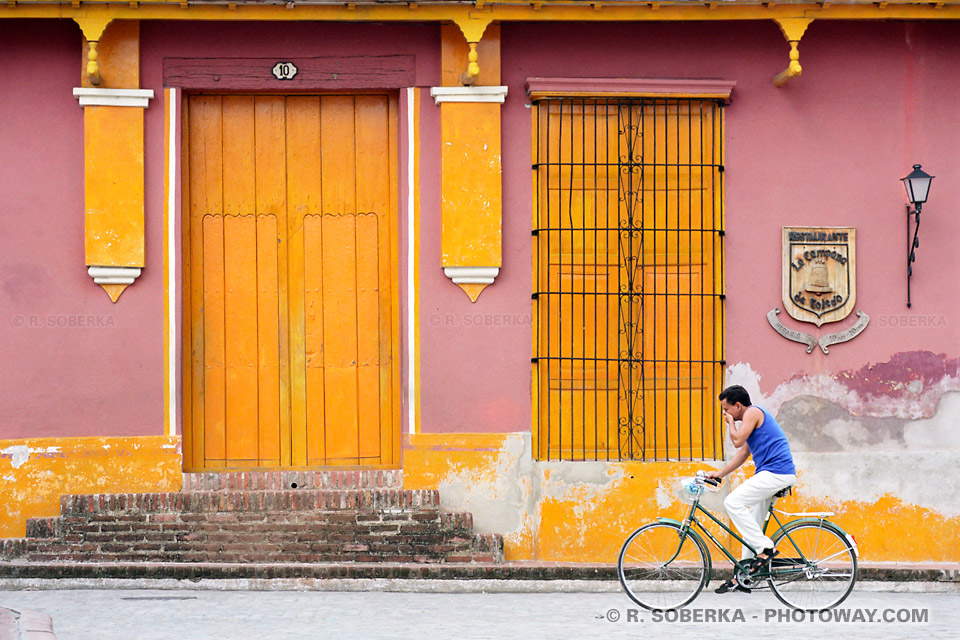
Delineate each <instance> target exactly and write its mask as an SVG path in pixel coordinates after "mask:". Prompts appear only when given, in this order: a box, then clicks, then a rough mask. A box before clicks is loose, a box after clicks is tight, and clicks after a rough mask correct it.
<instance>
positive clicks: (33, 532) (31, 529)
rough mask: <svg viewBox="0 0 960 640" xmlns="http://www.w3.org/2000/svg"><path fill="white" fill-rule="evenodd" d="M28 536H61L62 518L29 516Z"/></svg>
mask: <svg viewBox="0 0 960 640" xmlns="http://www.w3.org/2000/svg"><path fill="white" fill-rule="evenodd" d="M27 537H28V538H61V537H63V519H62V518H30V519H29V520H27Z"/></svg>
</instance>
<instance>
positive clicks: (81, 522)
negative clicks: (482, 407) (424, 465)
mask: <svg viewBox="0 0 960 640" xmlns="http://www.w3.org/2000/svg"><path fill="white" fill-rule="evenodd" d="M26 536H27V537H26V538H15V539H3V540H0V560H6V561H9V560H14V561H18V562H23V561H26V562H30V563H63V562H68V563H76V562H87V563H111V562H113V563H130V562H144V563H157V562H160V563H220V564H223V563H344V562H347V563H384V562H389V563H496V562H502V561H503V538H502V537H501V536H500V535H493V534H475V533H474V532H473V517H472V516H471V514H469V513H457V512H447V511H444V510H443V509H441V507H440V496H439V492H437V491H434V490H404V489H403V488H402V476H401V472H400V471H389V470H387V471H384V470H372V471H317V472H306V471H302V472H297V471H291V472H260V473H224V474H213V473H203V474H201V473H197V474H184V482H183V490H182V491H180V492H177V493H140V494H100V495H66V496H63V497H62V498H61V501H60V516H59V517H54V518H32V519H30V520H28V521H27V531H26Z"/></svg>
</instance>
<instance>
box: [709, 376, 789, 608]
mask: <svg viewBox="0 0 960 640" xmlns="http://www.w3.org/2000/svg"><path fill="white" fill-rule="evenodd" d="M719 399H720V407H721V408H722V409H723V417H724V420H725V421H726V423H727V433H728V434H729V436H730V440H731V441H732V442H733V446H735V447H737V452H736V453H735V454H734V455H733V457H732V458H731V459H730V461H729V462H728V463H727V464H726V465H725V466H724V467H723V468H722V469H720V470H719V471H708V472H707V477H709V478H716V479H718V480H722V479H723V478H724V477H725V476H727V475H729V474H730V473H732V472H733V471H735V470H736V469H738V468H739V467H740V466H741V465H742V464H743V463H744V462H746V461H747V458H749V457H750V456H751V454H752V455H753V464H754V466H755V467H756V473H755V474H754V476H753V477H752V478H749V479H748V480H746V481H745V482H744V483H743V484H741V485H740V486H738V487H737V488H736V489H734V490H733V491H731V492H730V495H728V496H727V497H726V499H725V500H724V501H723V506H724V507H725V508H726V510H727V514H728V515H729V516H730V520H731V521H732V522H733V524H734V525H735V526H736V527H737V529H738V530H739V531H740V535H741V536H742V537H743V539H744V540H745V541H746V542H747V543H748V544H749V545H750V546H751V547H753V548H754V549H761V550H762V551H760V553H759V554H757V556H756V557H755V558H754V560H753V562H751V563H750V564H749V565H748V571H749V573H750V574H751V575H752V574H755V573H758V572H760V571H761V570H762V569H763V568H764V567H765V566H766V564H767V563H768V562H769V561H770V559H771V558H773V557H774V556H775V555H777V552H776V551H775V550H774V548H773V541H772V540H771V539H770V538H768V537H767V536H766V535H764V533H763V529H762V527H763V520H764V517H765V516H766V513H767V511H768V509H769V505H770V499H771V498H772V497H773V495H774V494H775V493H776V492H778V491H780V490H781V489H785V488H787V487H789V486H792V485H793V484H794V483H795V482H796V481H797V470H796V467H795V466H794V464H793V455H792V454H791V453H790V444H789V443H788V442H787V437H786V435H785V434H784V433H783V429H781V428H780V425H779V424H777V421H776V419H775V418H774V417H773V416H772V415H771V414H770V413H769V412H768V411H767V410H766V409H762V408H760V407H755V406H753V405H752V404H751V403H750V394H748V393H747V390H746V389H744V388H743V387H742V386H740V385H733V386H731V387H727V388H726V389H724V390H723V391H722V392H721V393H720V396H719ZM737 422H739V423H740V426H739V427H737ZM750 555H752V554H751V552H750V550H749V549H748V548H747V547H744V548H743V556H742V557H743V558H748V557H749V556H750ZM734 590H736V591H744V592H747V593H749V592H750V589H748V588H747V587H745V586H743V585H742V584H740V583H739V582H737V579H736V576H734V577H733V578H731V579H730V580H727V581H726V582H724V583H723V584H721V585H720V586H719V587H718V588H717V589H716V592H717V593H727V592H728V591H734Z"/></svg>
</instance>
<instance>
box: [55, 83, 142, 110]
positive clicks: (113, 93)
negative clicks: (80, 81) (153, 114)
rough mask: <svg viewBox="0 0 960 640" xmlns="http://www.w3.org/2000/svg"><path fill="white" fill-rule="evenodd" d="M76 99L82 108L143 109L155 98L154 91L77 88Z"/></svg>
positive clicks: (75, 90)
mask: <svg viewBox="0 0 960 640" xmlns="http://www.w3.org/2000/svg"><path fill="white" fill-rule="evenodd" d="M73 95H74V97H75V98H76V99H77V100H79V101H80V106H81V107H88V106H89V107H142V108H144V109H145V108H146V107H147V106H148V105H149V104H150V100H151V99H152V98H153V89H90V88H87V87H75V88H74V90H73Z"/></svg>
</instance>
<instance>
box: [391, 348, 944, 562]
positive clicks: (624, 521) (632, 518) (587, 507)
mask: <svg viewBox="0 0 960 640" xmlns="http://www.w3.org/2000/svg"><path fill="white" fill-rule="evenodd" d="M727 383H728V384H742V385H743V386H744V387H746V388H747V390H748V391H749V392H750V394H751V398H752V399H753V400H754V402H755V404H759V405H762V406H763V407H764V408H765V409H767V410H769V411H771V412H772V413H773V414H774V415H776V416H777V420H778V422H780V424H781V425H782V426H783V428H784V431H785V432H786V433H787V435H788V438H789V439H790V442H791V447H792V449H793V451H794V456H795V460H796V463H797V467H798V482H797V485H796V487H795V489H796V491H795V493H794V495H793V496H790V497H788V498H785V499H783V500H781V502H780V503H779V506H780V507H782V508H783V509H785V510H788V511H800V510H808V511H820V510H832V511H834V512H835V513H836V516H835V517H834V518H833V520H834V521H835V522H837V523H838V524H839V525H840V526H841V527H843V528H845V529H846V530H848V531H850V532H851V533H853V534H854V535H855V536H856V538H857V541H858V543H859V545H860V549H861V554H862V558H863V559H864V560H866V561H900V562H918V561H941V562H958V561H960V533H958V531H960V491H958V488H960V479H958V475H957V473H956V469H957V468H958V467H960V438H958V437H957V425H958V424H960V379H958V376H957V371H956V360H951V359H948V358H946V357H945V356H942V355H940V356H936V355H933V354H930V353H929V352H916V353H913V354H897V355H895V356H893V357H892V358H891V359H890V360H889V361H888V362H886V363H882V364H880V365H870V366H866V367H863V368H861V369H860V370H859V371H857V372H842V373H840V374H836V375H833V376H828V375H818V376H797V377H795V378H793V379H791V380H788V381H786V382H784V383H782V384H781V385H779V386H778V387H776V388H775V389H773V390H772V391H770V392H768V393H767V394H764V393H763V392H762V390H761V384H760V383H761V380H760V376H759V375H758V374H757V373H756V372H755V371H754V370H753V369H752V368H751V366H750V365H749V364H746V363H738V364H735V365H733V366H731V367H729V369H728V371H727ZM441 445H446V446H448V447H453V448H455V449H456V453H451V452H450V451H449V450H444V451H443V452H441V451H439V450H437V449H438V447H439V449H445V447H443V446H441ZM405 447H406V448H405V452H404V483H405V485H406V486H408V487H409V488H439V489H440V492H441V499H442V501H443V504H444V507H445V508H448V509H454V510H464V511H470V512H472V513H473V514H474V524H475V527H476V529H477V530H478V531H482V532H496V533H502V534H504V542H505V555H506V557H507V558H508V559H527V558H529V559H537V560H547V561H590V562H612V561H614V560H615V559H616V553H617V551H618V550H619V547H620V544H621V543H622V541H623V539H624V538H625V536H626V535H627V534H628V533H629V532H630V531H632V530H633V529H634V528H636V527H637V526H639V525H641V524H644V523H646V522H650V521H651V520H653V519H654V518H656V517H658V516H668V517H674V518H678V517H682V516H683V514H684V513H685V506H686V505H684V504H683V503H682V502H681V501H680V500H679V497H678V495H677V493H676V486H677V483H678V481H679V479H680V478H682V477H685V476H690V475H693V474H694V473H695V472H696V471H697V470H698V469H704V468H711V467H712V468H719V467H720V466H721V465H722V464H723V461H708V462H655V463H644V462H611V463H601V462H538V461H535V460H533V456H532V452H531V438H530V434H529V433H511V434H451V433H447V434H418V435H415V436H410V438H409V440H408V441H407V443H406V445H405ZM726 451H727V452H728V455H732V454H733V452H734V447H733V446H732V444H731V443H730V442H729V441H728V442H727V446H726ZM752 472H753V470H752V466H751V465H750V464H749V463H748V464H747V465H745V468H743V469H741V470H740V471H738V472H737V473H736V474H734V478H732V479H731V481H730V482H728V483H725V484H726V485H727V488H728V489H729V487H731V486H736V485H737V483H738V482H740V481H742V479H743V478H745V477H746V476H747V475H749V474H752ZM722 497H723V494H712V495H710V496H708V499H709V500H710V503H709V506H710V508H712V509H713V510H714V511H715V512H716V513H718V514H720V513H722ZM715 533H718V532H715ZM719 537H720V539H723V536H719ZM728 540H729V538H728Z"/></svg>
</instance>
